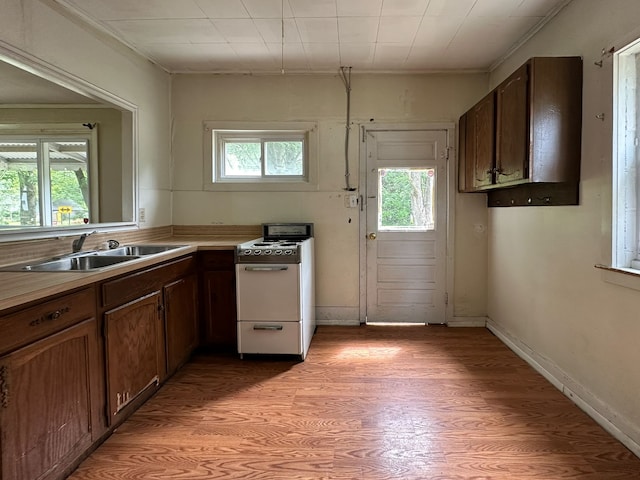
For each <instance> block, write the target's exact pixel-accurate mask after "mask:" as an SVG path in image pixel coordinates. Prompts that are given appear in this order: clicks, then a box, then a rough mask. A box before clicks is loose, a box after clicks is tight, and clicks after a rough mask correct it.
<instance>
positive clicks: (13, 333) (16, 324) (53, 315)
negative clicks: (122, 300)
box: [0, 288, 96, 354]
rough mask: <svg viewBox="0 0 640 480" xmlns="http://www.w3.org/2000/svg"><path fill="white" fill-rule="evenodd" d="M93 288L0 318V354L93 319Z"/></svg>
mask: <svg viewBox="0 0 640 480" xmlns="http://www.w3.org/2000/svg"><path fill="white" fill-rule="evenodd" d="M95 307H96V305H95V295H94V291H93V288H87V289H84V290H80V291H78V292H74V293H71V294H68V295H62V296H60V297H58V298H54V299H51V300H48V301H45V302H43V303H40V304H38V305H35V306H32V307H28V308H25V309H23V310H20V311H18V312H16V313H13V314H9V315H4V316H2V317H0V332H2V336H1V337H0V354H1V353H6V352H9V351H12V350H15V349H16V348H18V347H21V346H24V345H27V344H28V343H31V342H33V341H35V340H39V339H41V338H44V337H46V336H47V335H50V334H52V333H55V332H58V331H60V330H62V329H64V328H66V327H68V326H70V325H73V324H75V323H78V322H80V321H82V320H87V319H89V318H93V317H94V316H95Z"/></svg>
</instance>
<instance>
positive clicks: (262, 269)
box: [244, 265, 289, 272]
mask: <svg viewBox="0 0 640 480" xmlns="http://www.w3.org/2000/svg"><path fill="white" fill-rule="evenodd" d="M244 270H245V272H280V271H283V270H289V267H287V266H286V265H278V266H277V267H244Z"/></svg>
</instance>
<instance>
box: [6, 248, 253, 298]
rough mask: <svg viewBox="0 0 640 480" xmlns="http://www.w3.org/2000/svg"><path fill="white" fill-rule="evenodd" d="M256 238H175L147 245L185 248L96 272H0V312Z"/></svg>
mask: <svg viewBox="0 0 640 480" xmlns="http://www.w3.org/2000/svg"><path fill="white" fill-rule="evenodd" d="M254 238H255V237H251V238H247V237H220V238H216V237H200V238H199V237H177V236H176V237H171V238H166V239H161V240H154V241H152V242H139V243H143V244H149V245H153V244H156V245H158V244H164V245H184V248H179V249H176V250H170V251H168V252H164V253H160V254H156V255H152V256H150V257H142V258H139V259H136V260H131V261H129V262H126V263H124V264H119V265H114V266H111V267H107V268H104V269H101V270H98V271H92V272H0V311H2V310H6V309H9V308H13V307H17V306H19V305H23V304H26V303H29V302H33V301H37V300H41V299H44V298H46V297H50V296H52V295H57V294H61V293H65V292H67V291H70V290H74V289H77V288H82V287H85V286H87V285H91V284H93V283H96V282H100V281H103V280H106V279H109V278H111V277H115V276H118V275H122V274H124V273H129V272H133V271H135V270H138V269H141V268H146V267H151V266H153V265H156V264H159V263H162V262H165V261H167V260H172V259H174V258H179V257H182V256H184V255H188V254H190V253H194V252H197V251H202V250H233V249H235V247H236V246H237V245H238V244H240V243H243V242H246V241H249V240H253V239H254Z"/></svg>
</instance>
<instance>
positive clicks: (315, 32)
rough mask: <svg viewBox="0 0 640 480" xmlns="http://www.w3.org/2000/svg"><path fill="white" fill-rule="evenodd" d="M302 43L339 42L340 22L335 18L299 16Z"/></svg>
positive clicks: (298, 24)
mask: <svg viewBox="0 0 640 480" xmlns="http://www.w3.org/2000/svg"><path fill="white" fill-rule="evenodd" d="M296 25H297V26H298V32H299V33H300V38H301V39H302V43H338V22H337V20H336V19H335V18H298V19H297V20H296Z"/></svg>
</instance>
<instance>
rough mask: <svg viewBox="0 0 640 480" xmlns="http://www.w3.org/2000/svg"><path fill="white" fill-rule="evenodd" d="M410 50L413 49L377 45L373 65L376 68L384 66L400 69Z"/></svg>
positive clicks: (392, 44) (396, 45)
mask: <svg viewBox="0 0 640 480" xmlns="http://www.w3.org/2000/svg"><path fill="white" fill-rule="evenodd" d="M410 49H411V47H409V46H407V45H398V44H394V43H391V44H384V43H382V44H381V43H379V44H377V45H376V51H375V54H374V58H373V63H374V65H376V66H380V65H382V66H384V67H385V68H387V67H393V68H399V67H401V66H402V65H403V64H404V62H405V60H406V58H407V57H408V56H409V51H410Z"/></svg>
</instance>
